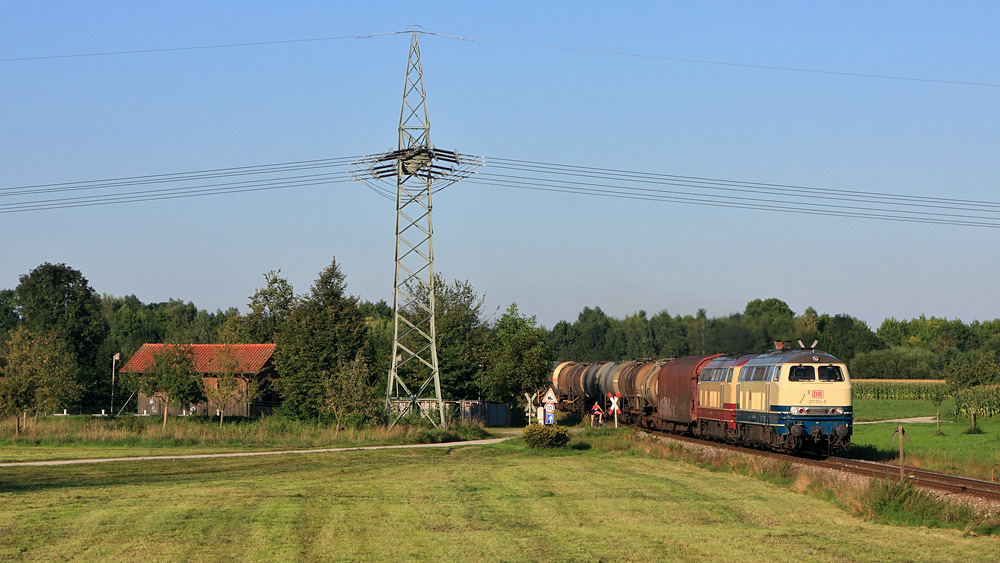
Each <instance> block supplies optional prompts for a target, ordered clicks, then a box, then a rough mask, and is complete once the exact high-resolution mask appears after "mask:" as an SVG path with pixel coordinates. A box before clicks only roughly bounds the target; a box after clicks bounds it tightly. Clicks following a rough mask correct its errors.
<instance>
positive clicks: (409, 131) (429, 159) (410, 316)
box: [355, 32, 482, 425]
mask: <svg viewBox="0 0 1000 563" xmlns="http://www.w3.org/2000/svg"><path fill="white" fill-rule="evenodd" d="M430 130H431V128H430V119H429V118H428V115H427V97H426V95H425V93H424V77H423V68H422V67H421V65H420V46H419V45H418V43H417V32H413V36H412V39H411V40H410V56H409V61H408V62H407V65H406V82H405V86H404V88H403V109H402V112H401V114H400V116H399V146H398V148H397V149H396V150H395V151H391V152H387V153H384V154H380V155H373V156H368V157H364V158H362V159H361V160H360V161H359V162H358V163H357V164H358V165H360V166H363V167H364V168H365V170H363V171H359V172H357V173H356V174H355V177H357V178H358V179H359V180H362V181H363V182H365V183H366V184H368V185H369V187H372V188H373V190H374V191H375V192H376V193H379V194H381V195H385V196H388V195H389V192H388V190H387V189H386V188H384V187H378V186H376V185H374V184H372V183H369V181H368V180H370V179H374V180H379V181H382V182H386V181H388V180H390V179H391V178H395V184H396V186H395V187H396V270H395V275H394V291H393V303H392V310H393V337H392V366H391V367H390V369H389V378H388V382H387V386H386V402H385V414H386V423H387V424H389V425H392V424H395V423H396V422H398V421H399V419H400V418H402V417H403V416H405V415H406V414H407V413H408V412H410V410H411V409H414V408H416V409H418V410H420V412H422V413H423V415H424V416H426V417H427V418H428V419H429V420H430V421H431V423H432V424H442V425H443V424H444V421H445V413H444V400H443V398H442V396H441V376H440V372H439V370H438V357H437V332H436V327H435V319H434V312H435V288H434V284H435V278H434V241H433V233H434V226H433V225H434V224H433V222H432V220H431V210H432V208H433V206H432V205H431V194H433V193H434V192H435V191H436V190H440V189H442V188H443V187H446V186H448V185H450V184H453V183H455V182H457V181H459V180H461V179H462V178H465V177H467V176H469V175H470V174H471V173H472V172H471V170H472V168H474V167H475V166H479V165H481V164H482V159H481V158H479V159H477V158H472V159H468V158H462V157H461V156H460V155H459V154H458V153H457V152H455V151H444V150H440V149H435V148H433V147H432V146H431V143H430ZM404 379H408V380H409V381H410V382H411V384H414V387H413V388H412V389H411V387H410V386H408V385H407V384H406V382H405V381H404ZM415 382H422V383H420V385H419V386H416V385H415ZM431 397H433V402H434V403H436V408H437V413H438V414H437V417H436V418H437V421H435V420H434V418H432V417H431V415H430V412H429V410H430V409H427V408H424V409H421V407H420V401H421V399H424V400H425V401H427V400H430V399H431ZM425 407H426V405H425ZM397 410H398V412H395V411H397ZM394 414H395V418H393V415H394Z"/></svg>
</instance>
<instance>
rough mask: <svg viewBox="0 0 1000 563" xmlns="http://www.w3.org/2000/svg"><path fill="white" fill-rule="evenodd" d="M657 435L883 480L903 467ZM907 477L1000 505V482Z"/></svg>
mask: <svg viewBox="0 0 1000 563" xmlns="http://www.w3.org/2000/svg"><path fill="white" fill-rule="evenodd" d="M649 434H651V435H653V436H658V437H661V438H668V439H671V440H676V441H679V442H685V443H690V444H696V445H698V446H701V447H711V448H717V449H721V450H728V451H732V452H738V453H741V454H746V455H754V456H758V457H763V458H769V459H779V460H784V461H790V462H791V463H794V464H797V465H802V466H806V467H815V468H819V469H825V470H833V471H841V472H846V473H852V474H855V475H860V476H863V477H875V478H879V479H892V480H899V478H900V477H899V466H898V465H888V464H885V463H877V462H874V461H864V460H859V459H847V458H842V457H829V458H826V459H813V458H807V457H792V456H789V455H786V454H780V453H777V452H769V451H764V450H756V449H752V448H745V447H740V446H733V445H730V444H722V443H718V442H709V441H706V440H700V439H697V438H691V437H689V436H678V435H675V434H668V433H664V432H649ZM903 474H904V475H905V476H906V478H907V479H908V480H909V481H910V482H912V483H913V484H914V485H916V486H917V487H920V488H923V489H929V490H933V491H937V492H942V493H950V494H958V495H970V496H974V497H977V498H980V499H983V500H986V501H990V502H991V503H1000V483H994V482H991V481H983V480H981V479H972V478H969V477H959V476H956V475H947V474H944V473H937V472H934V471H927V470H924V469H918V468H916V467H907V466H904V467H903Z"/></svg>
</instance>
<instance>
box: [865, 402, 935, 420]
mask: <svg viewBox="0 0 1000 563" xmlns="http://www.w3.org/2000/svg"><path fill="white" fill-rule="evenodd" d="M954 412H955V401H953V400H951V399H948V400H946V401H944V402H943V403H942V404H941V420H945V418H948V417H951V416H952V415H953V413H954ZM936 413H937V407H935V406H934V403H932V402H930V401H906V400H891V399H884V400H875V399H854V421H855V422H869V421H875V420H890V419H893V418H914V417H918V416H935V414H936Z"/></svg>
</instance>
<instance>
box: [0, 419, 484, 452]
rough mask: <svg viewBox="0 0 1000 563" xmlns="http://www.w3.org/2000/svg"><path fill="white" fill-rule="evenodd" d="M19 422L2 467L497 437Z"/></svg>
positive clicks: (409, 430) (0, 447)
mask: <svg viewBox="0 0 1000 563" xmlns="http://www.w3.org/2000/svg"><path fill="white" fill-rule="evenodd" d="M13 436H14V423H13V420H12V419H10V418H8V419H4V420H2V421H0V462H12V461H45V460H56V459H87V458H99V457H140V456H155V455H183V454H199V453H228V452H243V451H267V450H288V449H309V448H330V447H347V446H375V445H391V444H415V443H428V442H448V441H457V440H461V439H466V440H467V439H476V438H485V437H490V436H491V434H490V433H489V432H487V431H485V430H484V429H483V428H481V427H478V426H459V427H455V428H453V429H451V430H436V429H430V428H421V427H404V426H397V427H395V428H391V429H384V428H371V429H362V430H355V429H346V430H342V431H340V432H336V431H335V428H334V427H333V426H331V425H328V424H321V423H309V422H296V421H290V420H282V419H277V418H263V419H259V420H246V419H244V420H240V419H234V420H233V421H232V422H231V423H229V424H226V425H225V426H223V427H222V428H221V429H220V428H219V425H218V419H214V420H213V419H210V418H205V417H180V418H173V419H170V421H169V423H168V424H167V427H166V428H165V429H162V428H161V424H160V419H156V418H150V417H121V418H116V419H106V418H94V417H89V416H70V417H48V418H41V419H39V420H37V421H34V420H32V419H31V418H29V419H28V430H27V431H26V432H23V433H22V434H21V436H20V437H19V438H18V439H17V440H14V439H13Z"/></svg>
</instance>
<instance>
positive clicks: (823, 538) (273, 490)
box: [0, 431, 1000, 562]
mask: <svg viewBox="0 0 1000 563" xmlns="http://www.w3.org/2000/svg"><path fill="white" fill-rule="evenodd" d="M622 433H623V434H620V435H617V436H615V435H612V436H611V437H610V438H608V437H607V436H608V434H609V433H608V432H604V433H598V435H597V436H596V437H595V436H592V435H591V434H590V433H584V434H583V437H582V440H583V441H582V442H581V441H580V440H579V439H578V440H577V442H576V445H575V446H574V447H573V448H562V449H559V450H540V451H536V450H528V449H525V448H524V447H523V446H521V445H519V444H518V443H516V442H515V443H510V442H508V443H504V444H502V445H498V446H489V447H479V446H472V447H447V448H442V449H436V450H406V451H399V450H397V451H378V452H344V453H331V454H304V455H290V456H281V457H274V458H267V459H259V458H255V459H238V460H235V459H222V460H179V461H146V462H117V463H111V464H99V465H82V466H62V467H24V468H0V560H4V561H53V560H66V559H69V560H88V561H91V560H93V561H122V560H126V561H140V560H158V561H168V560H169V561H177V560H182V561H184V560H208V561H237V560H239V561H247V560H249V561H340V560H392V561H408V560H424V561H427V560H434V561H438V560H442V559H452V560H477V561H498V560H502V561H599V560H603V561H644V562H648V561H720V560H748V559H750V560H753V559H757V560H787V559H790V558H794V559H795V560H802V561H829V560H843V561H953V560H963V559H968V560H978V561H981V560H990V559H997V558H1000V540H998V539H997V538H994V537H977V536H970V535H966V534H963V533H962V532H960V531H957V530H948V529H928V528H905V527H895V526H887V525H882V524H876V523H873V522H870V521H866V520H863V519H859V518H857V517H854V516H851V515H850V514H849V513H848V512H847V511H845V510H843V509H841V508H839V507H837V506H835V504H834V503H831V502H829V501H826V500H822V499H820V498H817V497H816V496H815V495H809V494H802V493H796V492H791V491H790V490H788V489H787V488H785V487H783V486H780V485H775V484H770V483H767V482H764V481H761V480H758V479H755V478H752V477H747V476H744V475H739V474H734V473H731V472H727V471H711V470H709V469H703V468H700V467H698V466H695V465H692V464H690V463H685V462H678V461H670V460H668V459H664V458H663V455H657V450H656V447H657V446H650V445H648V444H646V445H644V443H643V442H642V441H638V442H637V440H638V439H636V438H631V437H630V436H631V433H630V432H629V431H622ZM601 436H605V437H604V438H602V437H601ZM622 436H625V439H622ZM647 442H648V441H647ZM616 444H617V445H616ZM643 448H645V451H644V450H643Z"/></svg>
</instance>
